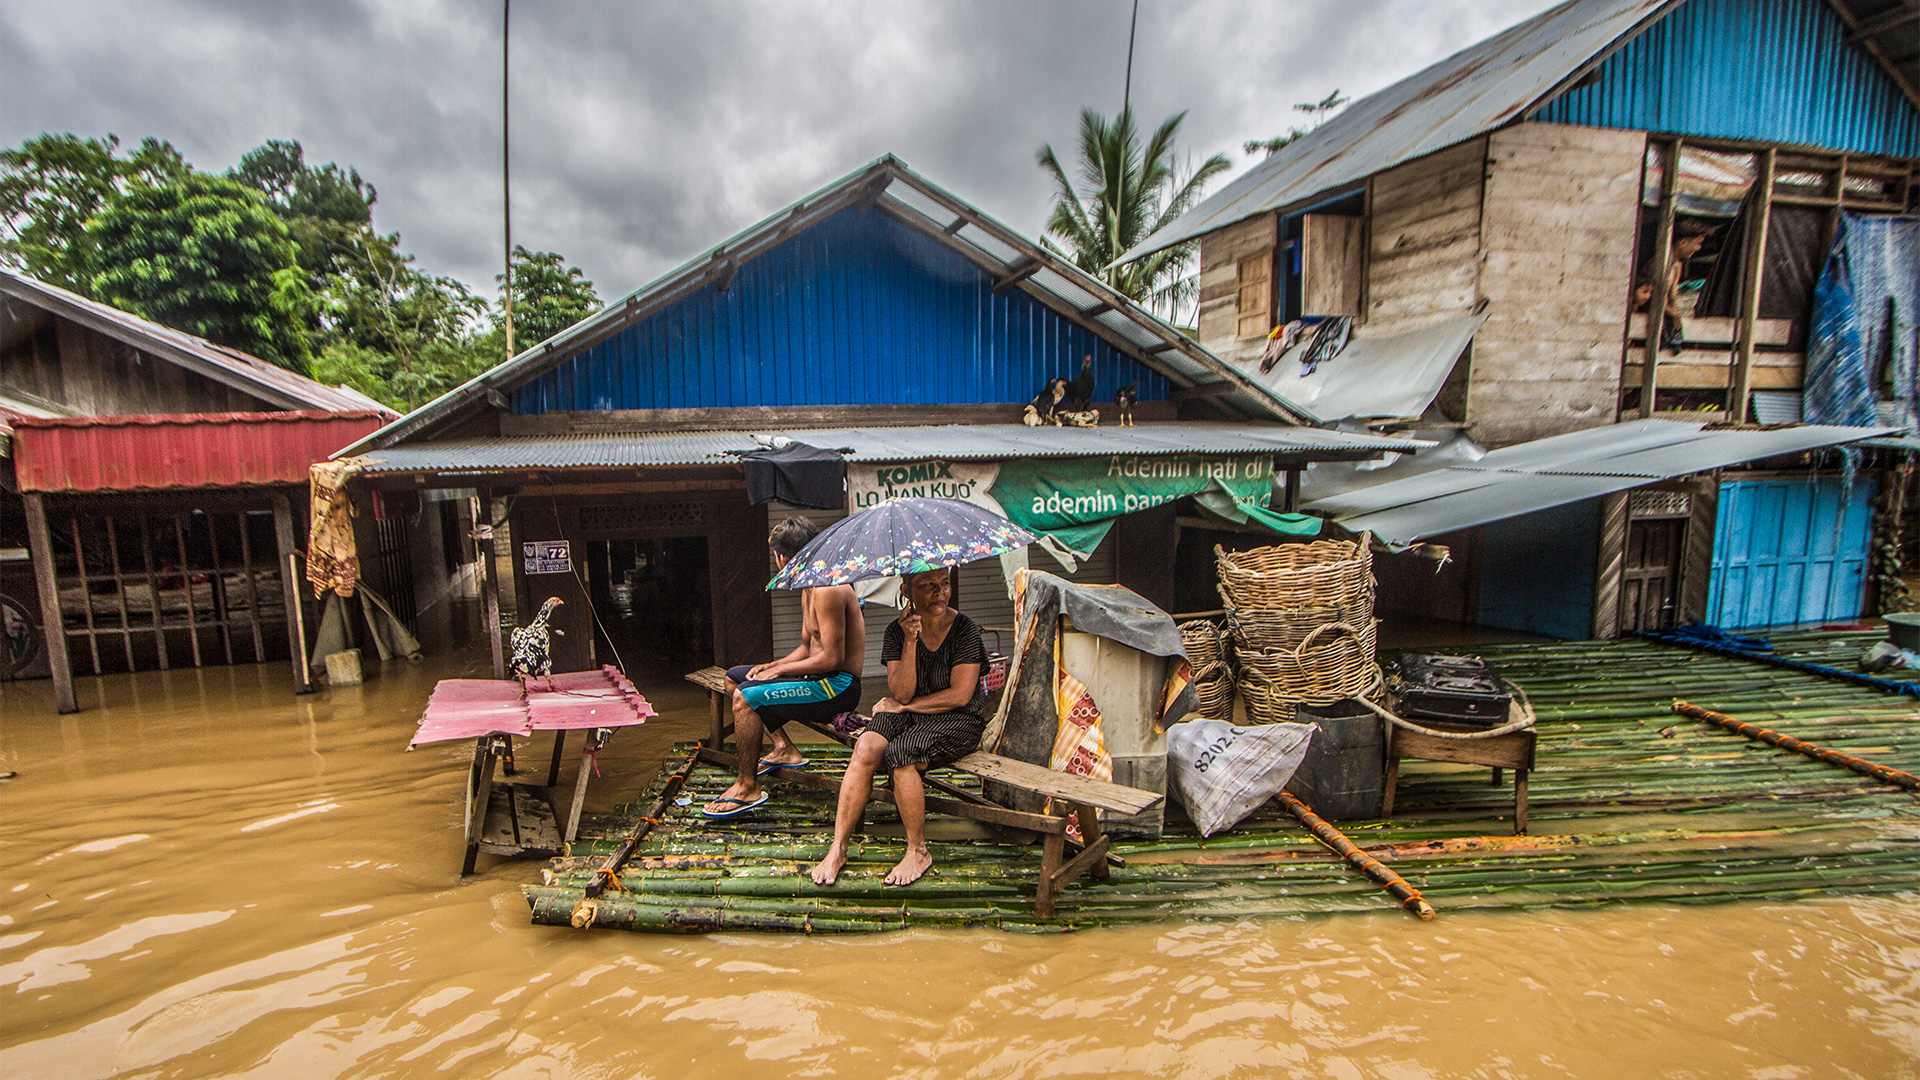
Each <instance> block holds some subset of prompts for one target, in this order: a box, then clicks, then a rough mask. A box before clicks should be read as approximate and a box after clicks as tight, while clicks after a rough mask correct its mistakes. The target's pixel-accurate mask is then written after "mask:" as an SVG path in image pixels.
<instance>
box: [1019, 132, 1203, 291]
mask: <svg viewBox="0 0 1920 1080" xmlns="http://www.w3.org/2000/svg"><path fill="white" fill-rule="evenodd" d="M1186 115H1187V114H1186V113H1184V112H1182V113H1176V114H1174V115H1173V116H1171V117H1168V118H1167V120H1166V121H1165V122H1164V123H1162V124H1161V125H1160V126H1159V127H1158V128H1155V129H1154V131H1153V133H1152V134H1151V135H1149V136H1147V138H1146V141H1145V144H1144V145H1143V144H1142V142H1141V139H1140V132H1139V129H1138V128H1137V127H1136V126H1135V125H1134V120H1133V112H1132V110H1123V111H1122V112H1121V113H1120V116H1119V118H1118V119H1116V120H1114V121H1112V122H1109V121H1108V120H1107V119H1106V118H1105V117H1102V116H1101V115H1100V114H1099V113H1096V112H1094V111H1093V110H1092V109H1084V110H1082V111H1081V113H1080V160H1079V162H1078V163H1077V164H1078V170H1077V171H1078V175H1079V181H1080V182H1079V184H1077V185H1076V184H1075V183H1074V181H1073V180H1072V179H1070V178H1069V177H1068V175H1067V170H1066V168H1065V167H1064V166H1062V165H1061V164H1060V159H1059V158H1058V157H1057V156H1055V154H1054V152H1053V147H1052V146H1051V145H1048V146H1042V147H1041V148H1040V152H1039V162H1040V167H1041V168H1042V169H1044V170H1046V172H1047V173H1048V174H1049V175H1051V176H1052V177H1053V181H1054V184H1055V187H1056V189H1057V190H1056V191H1055V192H1054V197H1053V212H1052V213H1051V214H1050V215H1048V217H1047V227H1046V235H1044V236H1042V237H1041V238H1040V242H1041V243H1042V244H1045V245H1046V246H1047V247H1048V248H1049V249H1051V250H1053V251H1056V252H1059V253H1060V254H1062V255H1065V256H1066V257H1068V258H1070V259H1072V260H1073V262H1074V265H1076V266H1078V267H1080V269H1082V270H1085V271H1087V272H1088V273H1090V274H1092V275H1094V276H1095V277H1097V278H1100V279H1101V280H1102V281H1105V282H1106V283H1107V284H1108V285H1109V286H1111V287H1112V288H1113V289H1114V290H1115V291H1117V292H1119V293H1121V294H1123V295H1125V296H1127V297H1129V298H1131V299H1133V300H1137V301H1140V302H1142V303H1147V304H1152V305H1154V306H1156V307H1163V308H1165V309H1166V310H1168V311H1169V312H1171V311H1172V310H1173V309H1175V308H1176V307H1177V306H1178V305H1180V304H1182V303H1184V302H1186V301H1187V300H1188V299H1190V298H1191V297H1192V296H1193V294H1194V291H1195V286H1194V281H1193V277H1192V275H1190V274H1189V273H1188V272H1187V267H1188V264H1189V263H1190V262H1191V260H1192V258H1193V254H1194V251H1195V249H1196V248H1197V246H1198V242H1197V241H1196V242H1191V243H1186V244H1179V245H1175V246H1174V247H1171V248H1167V249H1164V250H1162V251H1157V252H1154V253H1153V254H1151V255H1147V256H1145V257H1143V258H1139V259H1135V260H1134V261H1132V262H1130V263H1127V264H1126V265H1124V266H1115V265H1113V264H1114V260H1116V259H1118V258H1119V257H1120V256H1121V255H1123V254H1125V253H1126V252H1127V251H1128V250H1130V249H1131V248H1133V246H1134V245H1136V244H1138V243H1140V242H1141V241H1142V240H1145V239H1146V238H1147V237H1148V236H1151V235H1152V234H1153V233H1154V232H1156V231H1157V230H1159V229H1160V228H1162V227H1164V226H1166V225H1168V224H1170V223H1172V221H1173V219H1174V218H1177V217H1179V216H1180V215H1181V214H1183V213H1185V212H1187V211H1188V210H1189V209H1191V208H1192V207H1193V204H1194V203H1196V202H1198V201H1199V199H1200V191H1201V188H1202V187H1204V186H1205V184H1206V183H1207V181H1208V180H1211V179H1212V178H1213V177H1215V176H1217V175H1219V174H1220V173H1223V172H1225V171H1226V170H1227V169H1229V168H1231V167H1232V166H1231V165H1230V164H1229V163H1228V162H1227V159H1226V156H1225V155H1223V154H1215V155H1213V156H1212V157H1210V158H1208V159H1207V160H1206V161H1204V162H1201V163H1200V166H1199V168H1197V169H1194V170H1193V171H1192V173H1190V174H1189V175H1187V176H1186V177H1185V178H1184V179H1183V178H1181V177H1180V176H1179V175H1178V171H1177V170H1176V168H1175V165H1174V141H1175V138H1176V137H1177V136H1178V135H1179V132H1180V122H1181V121H1182V120H1184V119H1185V118H1186ZM1056 241H1057V242H1056Z"/></svg>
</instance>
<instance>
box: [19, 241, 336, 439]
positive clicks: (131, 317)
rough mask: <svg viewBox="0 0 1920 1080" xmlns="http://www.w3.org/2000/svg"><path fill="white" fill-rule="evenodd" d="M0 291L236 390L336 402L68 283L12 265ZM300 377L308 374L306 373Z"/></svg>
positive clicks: (298, 401)
mask: <svg viewBox="0 0 1920 1080" xmlns="http://www.w3.org/2000/svg"><path fill="white" fill-rule="evenodd" d="M0 293H6V294H7V295H10V296H13V297H15V298H17V299H19V300H22V301H25V302H26V303H29V304H33V305H34V306H36V307H39V308H40V309H42V310H43V311H50V312H53V313H54V314H56V315H59V316H60V317H61V318H64V319H70V320H72V321H74V322H76V323H79V324H80V325H82V326H85V327H86V328H87V329H89V330H92V331H94V332H96V333H99V334H104V335H106V336H107V337H110V338H113V339H114V340H116V341H119V342H121V343H122V344H126V345H130V346H133V347H134V348H136V349H140V350H142V351H144V352H151V353H153V354H155V355H157V356H160V357H162V358H164V359H166V360H167V361H169V362H171V363H174V364H178V365H179V366H181V367H183V368H186V369H187V370H189V371H192V372H193V373H194V374H196V375H200V376H203V377H205V378H208V379H211V380H213V381H214V382H217V383H220V384H221V385H223V386H230V387H232V388H234V389H236V390H244V391H246V392H247V393H249V394H253V395H255V396H256V397H260V398H263V399H265V400H269V401H274V402H276V403H279V404H283V405H288V406H291V407H293V408H295V409H300V408H311V409H322V410H327V411H332V407H331V405H330V404H329V403H327V402H323V401H315V400H313V399H311V398H302V397H298V396H295V395H294V394H292V393H290V392H288V391H286V390H284V389H282V388H281V387H278V386H275V385H273V384H272V383H268V382H265V381H262V380H259V379H254V378H250V377H248V375H247V373H246V372H244V371H240V370H237V369H235V368H233V367H231V366H228V365H226V364H222V363H219V362H218V361H215V360H210V359H208V358H207V357H204V356H200V355H197V354H196V353H194V352H192V351H191V350H189V349H184V348H181V347H180V346H179V345H178V344H176V343H174V342H172V341H169V340H167V339H166V337H164V336H162V335H161V334H160V333H149V332H144V331H143V328H144V327H148V326H151V327H153V328H154V329H155V330H156V331H165V332H166V333H169V334H179V335H181V336H182V337H186V338H189V339H192V340H194V341H203V340H204V339H201V338H196V337H194V336H193V335H192V334H188V333H187V332H186V331H184V330H175V329H173V328H172V327H167V326H161V325H160V324H159V323H156V322H153V321H152V320H150V319H143V318H141V317H140V316H138V315H135V314H133V313H132V312H130V311H121V310H120V309H119V308H110V310H112V311H114V312H115V313H116V314H118V315H119V316H120V317H121V318H119V319H113V318H107V317H105V316H103V315H101V314H100V313H99V312H96V311H93V310H92V309H91V307H90V306H89V305H92V304H99V303H100V302H99V301H97V300H88V299H87V298H86V297H83V296H80V295H78V294H76V293H72V292H68V291H67V290H66V289H62V288H60V287H59V286H57V285H50V284H48V283H47V282H44V281H40V280H38V279H36V278H31V277H28V276H26V275H25V274H20V273H15V272H14V271H11V270H5V269H0ZM100 306H102V307H110V305H106V304H101V305H100ZM122 320H124V321H122ZM206 345H207V346H208V347H209V348H216V347H217V346H215V345H214V344H213V343H212V342H206ZM230 351H232V352H234V353H237V354H239V355H242V356H247V355H248V354H245V353H241V352H240V350H238V349H232V350H230ZM248 358H249V359H251V360H254V361H255V362H257V363H262V364H264V363H266V362H267V361H265V360H261V359H260V358H259V357H256V356H248ZM288 374H291V375H299V372H288ZM301 377H302V378H304V377H305V376H301ZM314 385H315V386H320V387H321V388H322V389H326V387H324V386H322V384H320V383H314Z"/></svg>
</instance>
